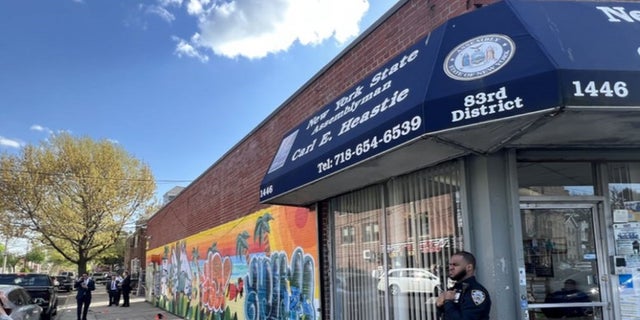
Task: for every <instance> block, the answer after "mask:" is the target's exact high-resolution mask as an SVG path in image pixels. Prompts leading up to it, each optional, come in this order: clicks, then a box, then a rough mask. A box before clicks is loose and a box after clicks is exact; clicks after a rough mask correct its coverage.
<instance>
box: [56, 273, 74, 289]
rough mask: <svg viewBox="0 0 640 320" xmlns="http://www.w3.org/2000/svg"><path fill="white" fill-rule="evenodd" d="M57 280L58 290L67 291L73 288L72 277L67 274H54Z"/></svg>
mask: <svg viewBox="0 0 640 320" xmlns="http://www.w3.org/2000/svg"><path fill="white" fill-rule="evenodd" d="M55 280H56V281H57V282H58V291H64V292H69V291H71V290H73V279H71V278H70V277H69V276H55Z"/></svg>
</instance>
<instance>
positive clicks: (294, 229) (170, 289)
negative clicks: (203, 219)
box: [147, 206, 320, 320]
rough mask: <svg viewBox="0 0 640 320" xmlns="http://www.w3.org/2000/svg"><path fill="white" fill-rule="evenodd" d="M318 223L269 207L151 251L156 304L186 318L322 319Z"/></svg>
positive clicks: (306, 214) (309, 215)
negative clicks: (318, 263) (318, 262)
mask: <svg viewBox="0 0 640 320" xmlns="http://www.w3.org/2000/svg"><path fill="white" fill-rule="evenodd" d="M316 221H317V219H316V214H315V213H314V212H310V211H309V210H307V209H304V208H294V207H284V206H273V207H269V208H268V209H265V210H261V211H258V212H256V213H253V214H250V215H248V216H245V217H243V218H241V219H238V220H235V221H232V222H229V223H227V224H224V225H221V226H218V227H215V228H213V229H210V230H207V231H204V232H201V233H199V234H196V235H193V236H191V237H189V238H186V239H182V240H180V241H177V242H175V243H171V244H168V245H165V246H163V247H159V248H154V249H152V250H148V251H147V266H148V269H147V270H153V272H154V276H153V285H149V287H150V288H152V292H153V299H154V303H155V304H156V306H158V307H160V308H163V309H165V310H167V311H169V312H171V313H174V314H176V315H178V316H181V317H184V318H185V319H191V320H213V319H252V320H253V319H256V320H257V319H310V320H315V319H319V318H320V314H319V311H318V310H320V302H319V296H320V289H319V275H318V266H317V261H318V244H317V239H318V228H317V224H316V223H317V222H316Z"/></svg>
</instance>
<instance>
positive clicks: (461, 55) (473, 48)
mask: <svg viewBox="0 0 640 320" xmlns="http://www.w3.org/2000/svg"><path fill="white" fill-rule="evenodd" d="M515 52H516V46H515V44H514V43H513V40H511V38H509V37H507V36H506V35H503V34H487V35H483V36H479V37H475V38H473V39H471V40H468V41H466V42H464V43H461V44H459V45H458V46H457V47H455V48H454V49H453V50H451V52H449V54H448V55H447V58H446V59H445V60H444V65H443V68H444V72H445V73H446V74H447V76H449V77H450V78H452V79H455V80H461V81H471V80H476V79H480V78H483V77H486V76H488V75H490V74H492V73H495V72H497V71H498V70H500V69H501V68H502V67H504V66H505V65H507V63H508V62H509V60H511V58H512V57H513V55H514V53H515Z"/></svg>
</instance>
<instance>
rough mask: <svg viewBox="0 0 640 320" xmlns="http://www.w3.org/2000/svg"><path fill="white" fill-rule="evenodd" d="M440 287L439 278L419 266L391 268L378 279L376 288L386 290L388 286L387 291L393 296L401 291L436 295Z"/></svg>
mask: <svg viewBox="0 0 640 320" xmlns="http://www.w3.org/2000/svg"><path fill="white" fill-rule="evenodd" d="M387 279H388V282H387ZM440 287H441V286H440V278H438V277H437V276H436V275H435V274H433V273H431V272H429V271H427V270H424V269H419V268H399V269H391V270H389V272H387V274H386V275H385V274H383V275H382V276H381V277H380V280H378V290H380V291H386V289H387V288H389V293H390V294H391V295H394V296H395V295H399V294H402V293H424V294H429V295H436V294H438V291H439V290H440Z"/></svg>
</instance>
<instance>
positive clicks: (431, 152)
mask: <svg viewBox="0 0 640 320" xmlns="http://www.w3.org/2000/svg"><path fill="white" fill-rule="evenodd" d="M639 71H640V4H639V3H628V2H574V1H567V2H549V1H503V2H499V3H496V4H493V5H490V6H487V7H484V8H481V9H478V10H475V11H473V12H470V13H468V14H464V15H461V16H459V17H456V18H453V19H451V20H449V21H447V22H446V23H445V24H444V25H442V26H440V27H439V28H437V29H436V30H434V31H433V32H431V33H430V34H429V35H428V36H426V37H425V38H423V39H420V40H419V41H418V42H417V43H415V44H414V45H413V46H411V47H410V48H408V49H407V50H405V51H404V52H402V53H401V54H399V55H398V56H396V57H395V58H393V59H391V60H390V61H389V62H388V63H387V64H385V65H384V66H383V67H381V68H379V69H378V70H376V71H374V72H373V73H371V74H370V75H368V76H367V77H365V78H364V79H362V80H361V81H360V82H359V83H358V84H356V85H355V86H353V87H351V88H350V89H349V90H347V91H345V92H344V93H343V94H342V95H341V96H339V97H336V98H335V99H334V100H333V101H332V102H331V103H329V104H327V105H326V106H324V107H323V108H322V109H321V110H320V111H319V112H317V113H316V114H315V115H314V116H312V117H310V118H309V119H306V120H305V121H304V122H302V123H301V124H300V125H299V126H298V127H296V128H294V129H293V130H291V131H290V132H289V133H288V134H287V135H285V137H284V139H283V140H282V142H281V144H280V148H279V150H278V151H277V153H276V155H275V157H274V159H273V162H272V164H271V166H270V168H269V170H268V172H267V174H266V175H265V177H264V179H263V181H262V184H261V189H260V200H261V201H262V202H269V203H281V204H294V205H304V204H309V203H312V202H314V201H318V200H322V199H325V198H327V197H330V196H332V195H336V194H339V193H343V192H346V191H348V190H353V189H356V188H360V187H363V186H366V185H369V184H371V183H374V182H376V181H380V180H382V179H386V178H389V177H391V176H393V175H397V174H401V173H404V172H407V171H410V170H415V169H417V168H420V167H424V166H427V165H430V164H434V163H438V162H442V161H445V160H448V159H452V158H455V157H459V156H461V155H464V154H467V153H470V152H479V153H490V152H492V151H495V150H497V149H499V148H502V147H504V146H507V145H509V143H514V145H519V143H522V142H523V141H527V143H530V144H534V145H535V144H536V143H539V141H537V140H535V139H533V140H532V139H530V137H529V140H527V137H528V136H526V133H527V130H533V129H535V128H537V129H540V128H541V127H542V126H544V125H545V123H546V122H547V121H549V120H548V119H550V118H551V115H553V116H556V115H558V114H559V113H564V112H565V109H567V110H569V109H570V110H571V111H569V112H568V113H567V114H571V113H572V112H573V113H575V112H582V113H584V114H585V116H584V117H583V118H585V119H586V118H589V116H593V110H596V109H598V108H606V109H607V110H611V109H616V108H618V109H619V110H623V111H624V112H629V110H632V109H633V108H635V107H637V106H640V73H639ZM570 107H576V108H573V109H571V108H570ZM576 110H578V111H576ZM625 117H628V115H627V114H624V116H623V117H619V118H625ZM559 118H562V117H559ZM562 119H565V120H564V121H566V117H565V118H562ZM570 129H571V128H569V129H568V130H570ZM538 136H540V135H538ZM546 138H548V137H545V139H546ZM638 140H639V141H640V138H639V139H638ZM391 150H397V152H389V151H391Z"/></svg>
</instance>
